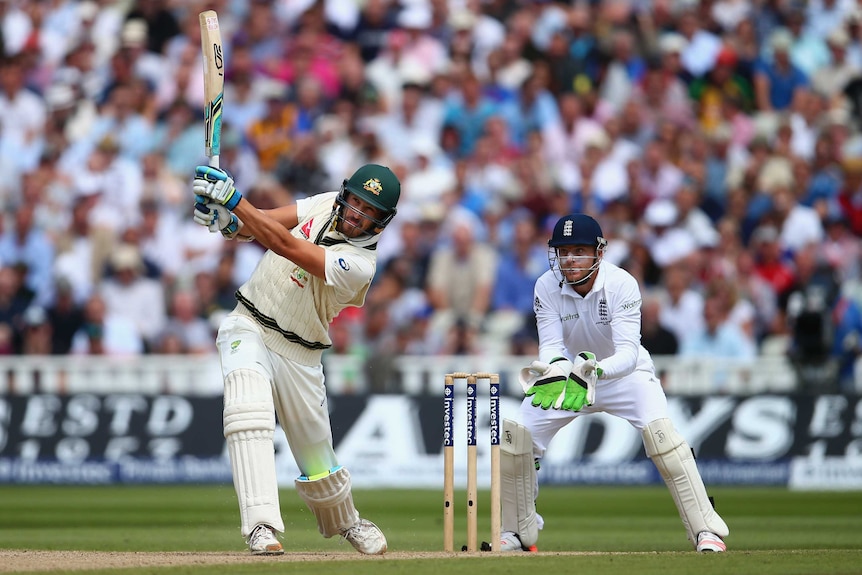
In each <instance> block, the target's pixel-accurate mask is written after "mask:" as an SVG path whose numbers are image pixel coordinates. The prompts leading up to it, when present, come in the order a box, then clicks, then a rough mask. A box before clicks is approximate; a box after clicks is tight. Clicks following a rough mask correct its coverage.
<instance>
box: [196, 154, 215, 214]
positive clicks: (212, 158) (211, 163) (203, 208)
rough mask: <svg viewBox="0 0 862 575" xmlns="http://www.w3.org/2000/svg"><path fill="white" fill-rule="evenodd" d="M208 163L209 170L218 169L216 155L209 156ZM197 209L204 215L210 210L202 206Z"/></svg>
mask: <svg viewBox="0 0 862 575" xmlns="http://www.w3.org/2000/svg"><path fill="white" fill-rule="evenodd" d="M209 163H210V167H211V168H218V167H219V162H218V155H215V156H210V162H209ZM199 209H200V210H201V211H202V212H203V213H205V214H208V213H210V209H209V208H208V207H206V206H202V207H201V208H199Z"/></svg>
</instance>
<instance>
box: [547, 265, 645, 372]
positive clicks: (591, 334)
mask: <svg viewBox="0 0 862 575" xmlns="http://www.w3.org/2000/svg"><path fill="white" fill-rule="evenodd" d="M534 294H535V297H534V299H533V311H534V312H535V313H536V323H537V326H538V330H539V360H541V361H545V362H549V361H551V360H552V359H554V358H556V357H566V358H568V359H570V360H571V359H572V358H574V357H575V356H577V354H578V353H580V352H582V351H591V352H593V353H594V354H596V358H597V359H598V361H599V363H600V365H601V367H602V369H603V370H604V374H603V375H602V379H611V378H617V377H623V376H625V375H628V374H630V373H632V372H633V371H635V370H643V371H650V372H654V371H655V366H654V365H653V361H652V358H651V357H650V355H649V352H648V351H647V350H646V349H645V348H644V347H643V346H642V345H641V344H640V341H641V335H640V328H641V292H640V287H639V286H638V283H637V280H636V279H635V278H634V276H632V275H631V274H630V273H628V272H627V271H625V270H623V269H622V268H619V267H617V266H615V265H614V264H612V263H610V262H608V261H602V263H601V264H600V265H599V270H598V272H597V277H596V281H595V283H594V284H593V287H592V289H591V290H590V292H589V293H588V294H587V295H586V297H581V296H580V295H578V293H577V292H576V291H575V290H574V289H573V288H572V286H570V285H569V284H566V283H563V284H562V286H561V285H560V280H559V279H558V278H557V276H556V275H554V272H553V271H552V270H548V271H546V272H545V273H544V274H543V275H542V277H540V278H539V279H538V280H537V281H536V288H535V290H534Z"/></svg>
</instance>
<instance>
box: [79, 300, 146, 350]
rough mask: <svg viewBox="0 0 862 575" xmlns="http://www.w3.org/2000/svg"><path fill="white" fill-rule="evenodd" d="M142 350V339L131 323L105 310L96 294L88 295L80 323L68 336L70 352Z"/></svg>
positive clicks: (103, 301)
mask: <svg viewBox="0 0 862 575" xmlns="http://www.w3.org/2000/svg"><path fill="white" fill-rule="evenodd" d="M144 351H145V349H144V340H143V339H142V338H141V334H140V333H139V331H138V329H137V327H136V326H135V324H134V322H132V321H131V320H129V319H127V318H126V317H124V316H122V315H119V314H115V313H111V312H109V311H108V310H107V309H106V307H105V300H103V299H102V296H101V295H99V294H98V293H96V294H93V295H91V296H90V298H89V299H88V300H87V302H86V304H85V305H84V324H83V325H82V326H81V328H80V329H79V330H78V331H77V332H76V333H75V337H74V338H72V349H71V353H73V354H76V355H109V356H134V355H140V354H142V353H144Z"/></svg>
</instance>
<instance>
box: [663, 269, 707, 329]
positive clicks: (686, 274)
mask: <svg viewBox="0 0 862 575" xmlns="http://www.w3.org/2000/svg"><path fill="white" fill-rule="evenodd" d="M662 288H663V290H662V304H661V311H660V312H659V322H660V323H661V324H662V325H663V326H664V327H666V328H667V329H669V330H670V331H671V332H673V334H674V335H675V336H676V339H677V342H679V344H680V346H684V345H687V344H686V343H685V342H686V341H687V340H688V339H689V338H691V337H692V336H693V335H694V334H696V333H699V332H700V331H702V330H703V326H704V320H703V316H704V314H703V306H704V303H703V302H704V298H703V295H702V294H701V293H700V292H699V291H698V290H696V289H694V288H693V287H692V273H691V270H690V269H688V268H687V267H686V266H685V265H682V264H677V265H672V266H669V267H667V268H665V270H664V274H663V281H662Z"/></svg>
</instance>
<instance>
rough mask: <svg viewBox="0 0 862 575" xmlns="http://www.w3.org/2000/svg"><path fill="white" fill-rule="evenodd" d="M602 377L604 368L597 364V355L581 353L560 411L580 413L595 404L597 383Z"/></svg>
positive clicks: (570, 377) (575, 363)
mask: <svg viewBox="0 0 862 575" xmlns="http://www.w3.org/2000/svg"><path fill="white" fill-rule="evenodd" d="M601 375H602V368H601V367H599V364H598V363H597V362H596V355H595V354H594V353H592V352H590V351H582V352H581V353H579V354H578V355H577V357H576V358H575V361H574V362H573V363H572V372H571V373H570V374H569V379H568V381H567V382H566V391H565V393H564V394H563V395H564V397H563V401H562V403H561V404H560V409H563V410H565V411H580V410H582V409H583V408H584V407H587V406H590V405H592V404H593V403H595V401H596V381H597V380H598V378H599V377H601Z"/></svg>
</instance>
